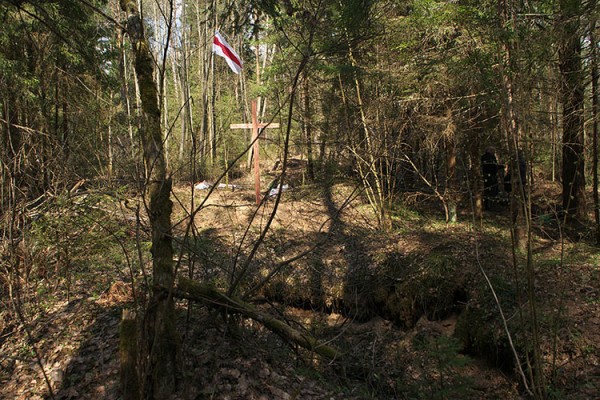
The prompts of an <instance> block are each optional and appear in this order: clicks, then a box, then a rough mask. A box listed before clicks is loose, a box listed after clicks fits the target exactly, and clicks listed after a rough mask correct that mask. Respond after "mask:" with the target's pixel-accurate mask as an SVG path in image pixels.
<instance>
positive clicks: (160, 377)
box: [120, 0, 178, 399]
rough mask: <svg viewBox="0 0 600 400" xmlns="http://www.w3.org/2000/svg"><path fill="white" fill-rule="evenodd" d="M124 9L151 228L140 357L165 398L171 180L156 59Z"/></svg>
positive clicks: (156, 394)
mask: <svg viewBox="0 0 600 400" xmlns="http://www.w3.org/2000/svg"><path fill="white" fill-rule="evenodd" d="M120 5H121V8H122V9H123V11H125V12H126V13H127V17H128V18H127V31H128V34H129V37H130V39H131V41H132V42H133V43H132V44H133V46H132V48H133V51H134V55H135V72H136V75H137V77H138V82H139V88H140V95H141V102H142V129H141V130H140V135H141V139H142V145H143V149H144V161H145V164H146V169H147V171H148V172H147V177H146V190H145V196H146V198H147V204H148V216H149V219H150V225H151V231H152V250H151V251H152V274H153V283H154V286H153V288H152V297H151V299H150V304H148V306H147V309H146V313H145V316H144V320H145V321H144V323H145V324H144V338H143V341H144V342H145V345H144V346H142V347H143V354H142V356H143V357H144V358H145V359H146V360H147V365H146V366H144V369H142V371H143V374H144V376H143V379H144V394H143V397H145V398H153V399H166V398H168V397H169V396H170V395H172V394H173V393H174V391H175V382H176V371H177V364H176V353H177V341H178V340H177V332H176V329H175V312H174V305H173V298H172V295H171V291H172V287H173V282H174V271H173V247H172V243H171V210H172V207H173V204H172V202H171V199H170V192H171V181H170V179H169V178H168V177H167V170H166V162H165V154H164V148H163V140H162V139H163V138H162V133H161V126H160V123H161V115H160V108H159V104H158V98H157V94H158V90H157V85H156V82H155V80H154V61H153V59H152V55H151V53H150V47H149V44H148V42H147V40H146V38H145V35H144V26H143V22H142V19H141V18H140V14H139V11H138V8H137V4H136V2H135V0H120Z"/></svg>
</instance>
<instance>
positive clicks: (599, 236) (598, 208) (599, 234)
mask: <svg viewBox="0 0 600 400" xmlns="http://www.w3.org/2000/svg"><path fill="white" fill-rule="evenodd" d="M594 3H595V2H594ZM595 30H596V19H594V21H593V22H592V24H591V28H590V32H591V33H590V43H592V45H591V46H590V47H591V49H592V54H591V57H592V182H593V183H592V184H593V196H594V220H595V222H596V243H598V244H600V196H599V195H598V111H599V109H598V106H599V104H598V47H597V44H596V34H595Z"/></svg>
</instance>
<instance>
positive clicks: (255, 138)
mask: <svg viewBox="0 0 600 400" xmlns="http://www.w3.org/2000/svg"><path fill="white" fill-rule="evenodd" d="M229 128H230V129H252V141H253V142H254V147H253V149H252V156H253V157H254V191H255V192H256V204H257V205H258V204H260V159H259V145H258V141H259V137H258V130H259V129H269V128H279V124H277V123H270V124H265V123H262V122H260V123H259V122H258V116H257V115H256V100H252V123H251V124H231V125H229Z"/></svg>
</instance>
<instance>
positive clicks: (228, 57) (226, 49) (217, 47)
mask: <svg viewBox="0 0 600 400" xmlns="http://www.w3.org/2000/svg"><path fill="white" fill-rule="evenodd" d="M213 53H216V54H217V55H219V56H221V57H223V58H224V59H225V61H227V65H229V68H231V70H232V71H233V72H235V73H236V74H239V73H240V71H241V70H242V60H241V59H240V57H239V56H238V55H237V53H236V52H235V50H233V49H232V48H231V46H230V45H229V43H227V42H226V41H225V39H223V37H222V36H221V35H220V34H219V32H218V31H217V32H215V38H214V39H213Z"/></svg>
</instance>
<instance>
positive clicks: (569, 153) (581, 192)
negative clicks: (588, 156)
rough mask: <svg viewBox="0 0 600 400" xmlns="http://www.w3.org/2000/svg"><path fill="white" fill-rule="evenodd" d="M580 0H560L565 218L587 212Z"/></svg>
mask: <svg viewBox="0 0 600 400" xmlns="http://www.w3.org/2000/svg"><path fill="white" fill-rule="evenodd" d="M580 13H581V1H580V0H560V15H559V20H558V24H559V26H560V29H561V31H560V32H559V34H560V35H561V37H560V48H559V59H560V72H561V99H562V102H563V144H562V161H563V170H562V201H563V209H564V211H565V213H566V221H567V222H569V221H572V220H573V218H574V217H580V218H583V217H584V216H585V175H584V155H583V144H584V143H583V135H584V132H583V123H584V115H583V104H584V82H583V75H582V66H581V35H580V32H579V18H580Z"/></svg>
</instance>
